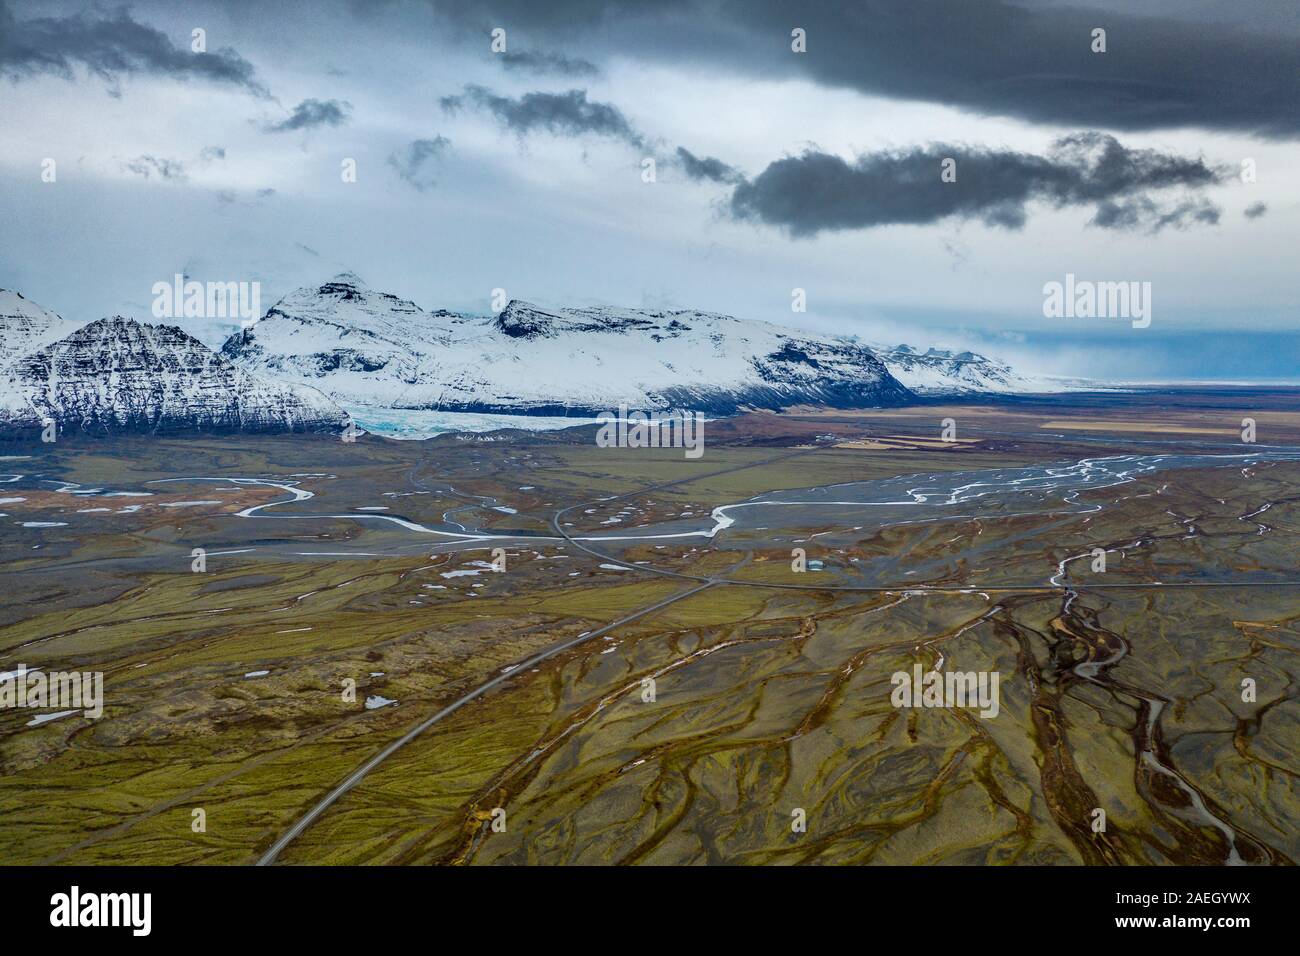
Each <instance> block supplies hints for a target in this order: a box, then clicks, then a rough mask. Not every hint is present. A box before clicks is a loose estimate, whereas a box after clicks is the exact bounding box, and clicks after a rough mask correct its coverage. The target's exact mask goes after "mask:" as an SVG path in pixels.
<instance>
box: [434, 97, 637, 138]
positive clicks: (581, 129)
mask: <svg viewBox="0 0 1300 956" xmlns="http://www.w3.org/2000/svg"><path fill="white" fill-rule="evenodd" d="M438 102H439V103H440V104H441V105H442V108H443V109H444V110H446V111H447V112H449V113H454V112H456V111H458V110H460V109H462V108H465V107H466V106H471V107H474V108H475V109H481V110H485V111H487V112H488V113H491V114H492V115H493V116H495V117H496V118H497V120H498V121H500V122H501V123H502V124H503V125H505V126H506V127H507V128H508V129H511V130H513V131H514V132H516V133H518V134H519V135H520V136H524V135H526V134H528V133H532V132H536V131H538V130H544V131H546V132H548V133H554V134H557V135H560V136H582V135H585V134H588V133H591V134H594V135H597V136H609V137H612V138H614V139H621V140H623V141H624V142H627V143H631V144H632V145H633V146H640V145H642V144H643V142H644V140H643V139H642V137H641V134H640V133H638V132H637V131H636V130H635V129H633V128H632V124H631V123H629V122H628V119H627V117H626V116H624V115H623V113H622V111H620V110H619V109H618V107H616V106H611V105H610V104H609V103H597V102H593V101H591V100H588V99H587V91H586V90H569V91H568V92H566V93H525V94H524V95H523V96H521V97H519V98H518V99H511V98H510V97H507V96H497V95H496V94H495V93H493V92H492V91H491V90H489V89H486V88H484V87H482V86H467V87H465V92H464V93H462V94H461V95H459V96H444V97H442V99H440V100H439V101H438Z"/></svg>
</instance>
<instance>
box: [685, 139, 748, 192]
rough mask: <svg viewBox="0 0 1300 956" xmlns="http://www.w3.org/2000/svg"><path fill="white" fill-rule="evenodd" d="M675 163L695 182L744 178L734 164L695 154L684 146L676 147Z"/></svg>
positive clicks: (726, 181) (715, 181) (722, 181)
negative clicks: (729, 164)
mask: <svg viewBox="0 0 1300 956" xmlns="http://www.w3.org/2000/svg"><path fill="white" fill-rule="evenodd" d="M677 163H678V165H679V166H681V168H682V171H683V172H684V173H686V175H687V176H688V177H689V178H691V179H694V180H696V181H697V182H713V183H738V182H741V181H742V180H743V179H744V177H743V176H742V175H741V174H740V171H739V170H737V169H736V168H735V167H734V166H728V165H727V164H726V163H724V162H723V161H722V160H720V159H715V158H714V157H712V156H696V155H695V154H694V153H692V152H691V151H690V150H689V149H687V148H686V147H685V146H678V147H677Z"/></svg>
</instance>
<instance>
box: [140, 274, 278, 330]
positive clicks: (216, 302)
mask: <svg viewBox="0 0 1300 956" xmlns="http://www.w3.org/2000/svg"><path fill="white" fill-rule="evenodd" d="M151 292H152V293H153V316H154V318H155V319H181V318H184V319H242V320H243V322H244V325H245V326H248V325H251V324H252V323H253V322H255V321H257V319H258V318H259V317H260V316H261V314H262V283H260V282H197V281H195V280H193V279H191V280H190V281H188V282H186V281H185V276H183V275H181V274H180V273H177V274H176V275H175V276H173V277H172V281H171V282H155V283H154V284H153V288H152V290H151Z"/></svg>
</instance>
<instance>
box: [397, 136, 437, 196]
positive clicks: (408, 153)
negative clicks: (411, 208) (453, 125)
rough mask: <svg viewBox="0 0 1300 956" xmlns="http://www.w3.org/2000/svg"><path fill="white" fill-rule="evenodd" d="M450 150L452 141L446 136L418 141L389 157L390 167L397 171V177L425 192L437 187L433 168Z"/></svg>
mask: <svg viewBox="0 0 1300 956" xmlns="http://www.w3.org/2000/svg"><path fill="white" fill-rule="evenodd" d="M450 148H451V140H449V139H447V137H445V136H435V137H434V138H433V139H417V140H414V141H412V142H411V143H408V144H407V145H406V146H405V147H404V148H403V149H399V150H397V151H395V152H394V153H393V154H392V155H391V156H389V157H388V165H389V166H392V167H393V169H395V170H397V175H398V176H400V177H401V178H402V180H403V181H405V182H406V183H409V184H410V185H412V186H414V187H415V188H416V189H418V190H419V191H420V192H424V191H425V190H426V189H431V188H432V187H433V186H435V185H437V183H436V182H435V180H434V179H433V175H432V167H433V166H435V165H436V164H437V162H438V160H440V159H441V158H442V157H443V155H444V154H445V153H446V152H447V150H448V149H450Z"/></svg>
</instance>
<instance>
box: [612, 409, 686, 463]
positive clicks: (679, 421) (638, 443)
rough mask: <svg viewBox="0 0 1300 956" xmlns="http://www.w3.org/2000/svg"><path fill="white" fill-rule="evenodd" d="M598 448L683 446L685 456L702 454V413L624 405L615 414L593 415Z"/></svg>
mask: <svg viewBox="0 0 1300 956" xmlns="http://www.w3.org/2000/svg"><path fill="white" fill-rule="evenodd" d="M596 421H598V422H600V423H601V425H600V428H599V429H597V430H596V446H597V447H598V448H684V449H685V450H686V457H687V458H699V457H700V456H701V455H703V454H704V414H703V413H702V412H683V411H677V410H674V411H670V412H655V413H654V414H653V415H652V414H651V413H649V412H629V411H628V410H627V406H626V405H620V406H618V413H617V414H615V413H614V412H601V413H600V414H599V415H597V416H596Z"/></svg>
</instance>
